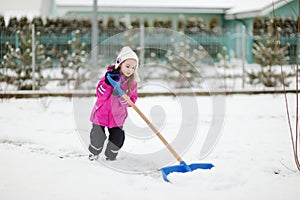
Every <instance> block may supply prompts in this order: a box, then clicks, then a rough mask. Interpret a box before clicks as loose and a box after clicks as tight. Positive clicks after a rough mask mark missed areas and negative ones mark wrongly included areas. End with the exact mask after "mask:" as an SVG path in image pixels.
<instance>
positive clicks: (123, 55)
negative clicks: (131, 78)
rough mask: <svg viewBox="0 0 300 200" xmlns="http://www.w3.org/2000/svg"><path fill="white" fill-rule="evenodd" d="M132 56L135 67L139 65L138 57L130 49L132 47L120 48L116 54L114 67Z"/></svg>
mask: <svg viewBox="0 0 300 200" xmlns="http://www.w3.org/2000/svg"><path fill="white" fill-rule="evenodd" d="M129 58H132V59H134V60H136V69H137V68H138V66H139V58H138V57H137V55H136V53H135V52H134V51H132V49H131V48H130V47H129V46H125V47H123V48H122V49H121V51H120V53H119V54H118V56H117V60H116V64H115V68H116V69H117V68H118V67H119V65H120V64H121V63H122V62H124V61H125V60H127V59H129Z"/></svg>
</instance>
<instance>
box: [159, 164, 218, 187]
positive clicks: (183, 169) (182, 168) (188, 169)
mask: <svg viewBox="0 0 300 200" xmlns="http://www.w3.org/2000/svg"><path fill="white" fill-rule="evenodd" d="M212 167H214V165H213V164H211V163H193V164H190V165H187V164H186V163H185V162H184V161H182V162H180V164H179V165H173V166H169V167H163V168H161V169H160V171H161V173H162V175H163V179H164V180H165V181H166V182H170V180H169V179H168V177H167V176H168V174H170V173H173V172H181V173H185V172H191V171H194V170H196V169H211V168H212Z"/></svg>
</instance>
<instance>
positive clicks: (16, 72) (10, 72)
mask: <svg viewBox="0 0 300 200" xmlns="http://www.w3.org/2000/svg"><path fill="white" fill-rule="evenodd" d="M39 35H40V33H39V32H37V33H36V36H35V41H34V44H35V54H34V55H35V74H33V69H32V55H33V52H32V36H31V31H30V29H29V28H27V29H26V31H25V32H21V31H17V36H18V41H19V46H18V47H17V48H14V47H13V46H12V45H11V44H10V43H9V42H7V43H6V46H7V49H8V50H7V53H6V54H5V56H4V57H3V63H2V64H3V66H4V69H5V79H6V82H7V83H8V84H13V85H14V86H16V89H18V90H31V89H33V84H35V85H34V86H35V88H36V89H40V88H41V87H42V86H45V85H46V84H47V82H48V81H47V79H45V77H44V76H43V74H42V70H43V69H45V68H47V67H50V66H51V59H50V58H46V56H45V48H44V46H43V45H42V44H41V43H40V42H39V41H38V37H39ZM33 80H35V82H33Z"/></svg>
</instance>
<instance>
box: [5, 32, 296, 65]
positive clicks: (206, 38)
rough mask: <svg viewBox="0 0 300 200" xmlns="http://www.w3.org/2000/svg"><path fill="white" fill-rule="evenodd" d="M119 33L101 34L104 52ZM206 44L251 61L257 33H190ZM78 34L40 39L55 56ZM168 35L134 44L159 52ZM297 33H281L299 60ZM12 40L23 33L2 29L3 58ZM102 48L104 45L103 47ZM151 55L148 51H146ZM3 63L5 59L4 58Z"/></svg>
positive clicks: (85, 37) (116, 44) (115, 46)
mask: <svg viewBox="0 0 300 200" xmlns="http://www.w3.org/2000/svg"><path fill="white" fill-rule="evenodd" d="M114 34H118V33H117V32H114V31H107V32H104V33H100V34H99V44H103V43H105V44H106V45H104V46H103V47H100V53H101V52H104V51H109V52H117V51H118V50H119V49H120V47H121V46H122V45H123V44H124V41H125V40H127V38H122V37H115V36H116V35H114ZM186 36H188V37H190V38H191V39H193V40H194V41H196V42H197V43H199V44H200V45H202V46H203V47H204V49H205V50H206V51H207V52H208V53H209V55H210V56H211V57H212V59H214V60H217V54H218V53H220V52H221V49H222V48H223V47H226V48H227V52H234V55H235V57H236V58H237V59H242V58H243V55H244V58H245V61H247V62H248V63H252V62H253V55H252V47H253V43H254V38H253V36H250V35H246V34H241V33H225V34H219V35H206V34H191V35H186ZM73 38H74V34H72V33H71V34H70V33H68V34H51V35H40V36H39V37H38V38H37V39H38V40H39V41H40V42H41V44H43V45H44V46H45V48H46V54H49V56H50V57H51V55H50V54H51V52H52V51H53V50H55V51H58V52H63V51H64V50H69V46H68V42H69V41H70V40H72V39H73ZM166 38H168V36H167V35H162V36H161V37H158V36H153V35H152V36H151V35H145V38H143V41H144V44H141V36H140V35H137V36H135V39H134V41H131V42H132V45H133V46H134V47H140V46H149V45H150V44H151V45H150V46H152V47H153V48H157V53H158V54H160V53H163V52H164V51H163V49H168V48H169V46H170V45H172V44H171V43H170V41H169V40H167V39H166ZM297 41H298V40H297V36H296V35H295V36H289V37H281V45H285V44H287V43H289V44H290V46H289V56H290V62H291V63H295V59H296V55H298V52H297ZM7 42H9V43H10V44H11V45H12V46H13V47H15V48H18V46H19V43H20V41H19V37H18V35H17V34H16V33H11V34H6V33H3V32H1V31H0V61H2V60H3V56H4V55H5V54H6V53H7V51H8V48H7V45H6V43H7ZM81 42H85V43H86V44H87V49H86V50H87V51H91V35H90V34H82V35H81ZM101 48H102V49H101ZM146 56H147V54H146ZM0 63H1V62H0Z"/></svg>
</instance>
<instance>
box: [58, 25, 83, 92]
mask: <svg viewBox="0 0 300 200" xmlns="http://www.w3.org/2000/svg"><path fill="white" fill-rule="evenodd" d="M68 47H69V50H64V51H63V53H62V54H60V53H58V54H57V58H58V61H59V64H60V67H61V74H62V75H63V80H62V81H61V82H60V84H61V85H66V84H67V85H69V83H70V81H71V80H76V83H75V85H74V88H75V89H77V88H78V87H79V85H80V84H81V83H82V82H83V81H84V80H85V75H86V73H87V72H88V69H87V65H88V53H87V51H86V49H87V44H86V43H82V42H81V32H80V31H79V30H77V31H75V35H74V38H73V39H72V40H70V41H68Z"/></svg>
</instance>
